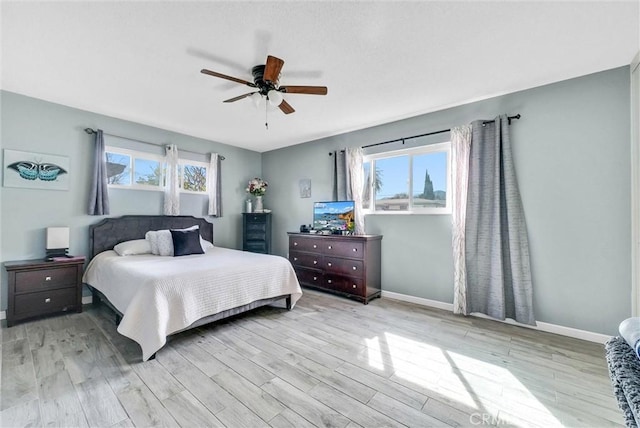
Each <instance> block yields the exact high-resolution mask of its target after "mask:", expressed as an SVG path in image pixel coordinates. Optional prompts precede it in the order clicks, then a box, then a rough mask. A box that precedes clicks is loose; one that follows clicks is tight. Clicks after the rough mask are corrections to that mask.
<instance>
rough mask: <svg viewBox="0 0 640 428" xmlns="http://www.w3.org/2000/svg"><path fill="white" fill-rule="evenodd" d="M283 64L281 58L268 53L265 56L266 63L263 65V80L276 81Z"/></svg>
mask: <svg viewBox="0 0 640 428" xmlns="http://www.w3.org/2000/svg"><path fill="white" fill-rule="evenodd" d="M283 65H284V61H283V60H281V59H280V58H276V57H275V56H271V55H269V56H268V57H267V64H266V65H265V66H264V76H263V78H264V80H265V82H271V83H276V82H277V81H278V77H279V76H280V70H282V66H283Z"/></svg>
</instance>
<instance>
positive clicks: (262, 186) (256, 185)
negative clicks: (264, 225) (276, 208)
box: [246, 177, 269, 213]
mask: <svg viewBox="0 0 640 428" xmlns="http://www.w3.org/2000/svg"><path fill="white" fill-rule="evenodd" d="M267 187H269V183H267V182H266V181H264V180H263V179H262V178H257V177H256V178H254V179H252V180H249V184H248V185H247V188H246V191H247V193H249V194H251V195H253V196H254V197H255V199H256V200H255V206H254V208H253V211H254V212H257V213H261V212H262V211H263V209H264V208H263V206H262V197H263V196H264V194H265V193H267Z"/></svg>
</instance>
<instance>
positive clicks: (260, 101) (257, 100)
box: [249, 92, 264, 108]
mask: <svg viewBox="0 0 640 428" xmlns="http://www.w3.org/2000/svg"><path fill="white" fill-rule="evenodd" d="M249 98H251V101H252V102H253V105H254V106H256V108H260V107H261V106H262V105H264V98H262V95H260V92H254V93H253V94H251V95H250V96H249Z"/></svg>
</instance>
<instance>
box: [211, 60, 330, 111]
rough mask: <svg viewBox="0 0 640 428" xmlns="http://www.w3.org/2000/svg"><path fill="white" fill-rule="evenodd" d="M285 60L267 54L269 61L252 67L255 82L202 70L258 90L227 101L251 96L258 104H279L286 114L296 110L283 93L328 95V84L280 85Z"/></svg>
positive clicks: (226, 101) (230, 101)
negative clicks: (264, 102)
mask: <svg viewBox="0 0 640 428" xmlns="http://www.w3.org/2000/svg"><path fill="white" fill-rule="evenodd" d="M283 65H284V61H283V60H281V59H280V58H276V57H275V56H271V55H269V56H267V63H266V64H261V65H256V66H255V67H253V68H252V69H251V74H253V83H252V82H249V81H246V80H243V79H238V78H237V77H232V76H227V75H226V74H222V73H218V72H215V71H211V70H207V69H206V68H203V69H202V70H200V72H201V73H203V74H208V75H209V76H214V77H219V78H221V79H226V80H231V81H232V82H236V83H240V84H243V85H247V86H249V87H251V88H255V89H256V90H255V91H253V92H248V93H246V94H243V95H239V96H237V97H233V98H229V99H228V100H224V101H223V102H225V103H233V102H235V101H239V100H241V99H243V98H247V97H251V98H252V99H253V100H254V101H255V102H256V105H258V103H259V102H260V101H263V100H264V101H268V102H269V103H270V104H271V105H273V106H277V107H279V108H280V110H282V112H283V113H284V114H290V113H293V112H294V111H295V110H294V109H293V107H291V105H290V104H289V103H288V102H286V101H285V99H284V98H283V96H282V94H308V95H327V87H326V86H280V82H279V80H280V71H281V70H282V66H283Z"/></svg>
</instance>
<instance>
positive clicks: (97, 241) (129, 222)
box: [89, 215, 213, 258]
mask: <svg viewBox="0 0 640 428" xmlns="http://www.w3.org/2000/svg"><path fill="white" fill-rule="evenodd" d="M196 224H197V225H198V226H200V236H202V238H204V239H206V240H207V241H210V242H213V224H211V223H209V222H208V221H207V220H205V219H203V218H197V217H193V216H188V215H180V216H164V215H125V216H122V217H110V218H105V219H104V220H102V221H100V222H98V223H96V224H92V225H91V226H89V251H90V252H91V254H90V257H91V258H93V257H94V256H95V255H96V254H99V253H101V252H103V251H106V250H111V249H113V246H114V245H116V244H119V243H120V242H123V241H129V240H132V239H144V235H145V233H147V232H148V231H150V230H161V229H184V228H186V227H190V226H193V225H196Z"/></svg>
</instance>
